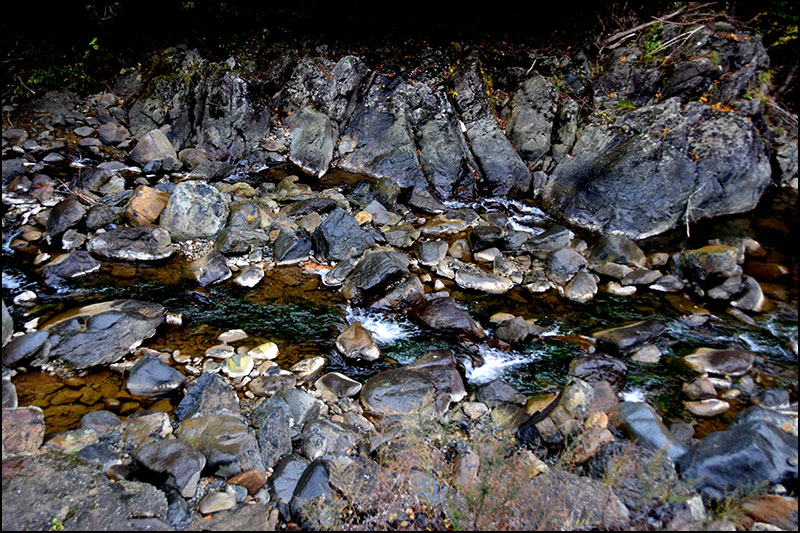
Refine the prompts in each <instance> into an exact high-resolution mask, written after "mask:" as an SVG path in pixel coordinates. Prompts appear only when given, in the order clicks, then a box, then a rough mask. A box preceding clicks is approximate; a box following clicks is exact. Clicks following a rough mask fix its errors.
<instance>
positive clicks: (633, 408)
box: [615, 402, 688, 462]
mask: <svg viewBox="0 0 800 533" xmlns="http://www.w3.org/2000/svg"><path fill="white" fill-rule="evenodd" d="M615 416H616V417H617V427H618V428H619V429H620V430H622V431H623V433H625V434H626V435H627V436H628V438H630V439H631V440H638V441H639V442H640V443H641V444H643V445H644V446H647V447H648V448H650V449H652V450H655V451H658V450H662V449H663V450H664V451H665V452H666V454H667V455H668V456H669V458H670V459H672V461H673V462H676V461H678V459H680V458H681V457H683V456H684V455H685V454H686V453H687V452H688V449H687V448H686V446H684V445H683V444H682V443H681V442H680V441H679V440H678V439H676V438H675V437H674V436H673V435H672V434H671V433H670V432H669V430H668V429H667V428H666V426H664V423H663V422H662V421H661V418H660V417H659V416H658V414H656V412H655V411H654V410H653V408H652V407H650V406H649V405H647V404H646V403H639V402H621V403H620V404H619V405H618V406H617V410H616V412H615Z"/></svg>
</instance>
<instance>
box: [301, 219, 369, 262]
mask: <svg viewBox="0 0 800 533" xmlns="http://www.w3.org/2000/svg"><path fill="white" fill-rule="evenodd" d="M312 241H313V243H314V249H315V250H316V251H317V253H318V254H320V256H321V257H322V258H324V259H325V260H327V261H341V260H342V259H347V258H349V257H353V256H357V255H360V254H361V253H362V252H363V251H364V250H366V249H367V248H371V247H372V246H373V245H374V244H375V240H374V239H373V238H372V236H371V235H370V234H369V233H368V232H367V231H365V230H364V229H362V228H361V226H360V225H359V224H358V222H357V221H356V219H355V218H354V217H353V215H351V214H350V213H348V212H347V211H345V210H344V209H341V208H339V207H337V208H336V209H334V210H333V211H332V212H331V213H330V214H328V216H327V217H326V218H325V220H323V221H322V224H320V225H319V226H318V227H317V229H316V230H314V234H313V235H312Z"/></svg>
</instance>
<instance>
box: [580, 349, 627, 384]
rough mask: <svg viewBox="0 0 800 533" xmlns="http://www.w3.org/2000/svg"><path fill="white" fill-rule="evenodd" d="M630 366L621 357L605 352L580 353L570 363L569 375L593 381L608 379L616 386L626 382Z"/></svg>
mask: <svg viewBox="0 0 800 533" xmlns="http://www.w3.org/2000/svg"><path fill="white" fill-rule="evenodd" d="M627 373H628V366H627V365H626V364H625V362H624V361H622V360H621V359H617V358H616V357H612V356H610V355H607V354H604V353H593V354H586V355H580V356H578V357H576V358H575V359H573V360H572V361H571V362H570V364H569V375H570V376H573V377H576V378H581V379H582V380H584V381H587V382H590V383H593V382H596V381H608V382H609V383H611V384H612V385H613V386H614V387H615V388H617V389H621V388H622V386H623V385H624V384H625V375H626V374H627Z"/></svg>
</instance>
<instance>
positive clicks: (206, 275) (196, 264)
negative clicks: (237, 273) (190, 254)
mask: <svg viewBox="0 0 800 533" xmlns="http://www.w3.org/2000/svg"><path fill="white" fill-rule="evenodd" d="M190 268H191V269H192V272H193V273H194V277H195V279H196V280H197V282H198V283H199V284H200V285H201V286H202V287H208V286H209V285H213V284H215V283H220V282H223V281H225V280H226V279H228V278H230V277H231V276H232V275H233V273H232V272H231V269H230V268H229V267H228V262H227V261H226V260H225V256H224V255H222V253H221V252H219V251H215V252H212V253H210V254H208V255H206V256H203V257H201V258H199V259H196V260H194V261H193V262H192V264H191V265H190Z"/></svg>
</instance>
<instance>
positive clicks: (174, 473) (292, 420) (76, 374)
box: [2, 22, 798, 531]
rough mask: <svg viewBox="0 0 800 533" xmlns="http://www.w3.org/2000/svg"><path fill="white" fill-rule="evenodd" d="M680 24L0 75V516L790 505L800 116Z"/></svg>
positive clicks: (555, 513) (743, 57) (281, 519)
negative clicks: (6, 83)
mask: <svg viewBox="0 0 800 533" xmlns="http://www.w3.org/2000/svg"><path fill="white" fill-rule="evenodd" d="M660 31H662V32H663V34H662V36H661V39H662V41H664V42H670V41H669V40H670V39H672V40H673V41H671V42H675V43H679V44H675V45H674V48H673V49H672V53H673V56H672V57H671V64H670V68H664V66H663V63H659V62H658V61H654V60H653V59H652V58H651V57H648V56H646V55H645V53H644V51H643V50H642V48H641V46H640V45H641V43H638V44H637V43H634V42H631V44H628V45H625V46H619V47H617V48H614V49H613V50H612V49H609V50H605V51H604V52H603V54H602V55H601V56H600V57H598V58H595V59H592V61H591V62H590V61H589V59H587V57H586V56H585V55H584V54H583V53H582V52H577V51H573V52H571V53H564V52H562V53H560V54H558V53H550V52H544V51H540V50H533V49H522V48H520V49H514V50H513V53H509V54H505V53H504V55H503V57H502V58H501V57H499V51H497V50H495V51H492V50H491V49H481V48H478V47H476V46H469V45H468V44H466V43H451V45H450V46H449V47H447V48H444V49H437V48H428V49H424V50H422V51H417V55H414V56H413V57H410V58H409V57H406V56H404V57H403V59H402V61H400V60H397V61H394V62H392V61H387V62H386V63H376V62H375V61H374V55H379V54H380V51H377V52H374V54H373V55H367V54H364V55H358V54H353V53H344V52H340V51H338V50H336V49H334V48H332V47H326V46H321V47H319V48H317V49H315V50H313V51H311V52H309V51H301V50H287V51H286V52H285V53H283V54H282V55H280V56H279V57H278V58H277V59H275V60H274V61H272V62H271V63H270V65H269V68H267V69H261V68H260V67H257V66H256V65H255V63H252V62H248V58H247V57H246V56H245V57H233V56H232V57H230V58H228V59H227V60H223V61H216V60H211V59H208V58H204V57H202V55H201V53H200V52H199V51H198V50H196V49H188V48H185V47H176V48H172V49H167V50H163V51H161V52H159V53H158V54H157V55H155V56H154V57H153V58H150V63H149V65H148V64H147V63H145V65H144V66H142V65H139V66H135V67H131V68H128V69H124V70H123V71H122V72H120V73H119V74H118V75H117V76H116V77H115V78H114V79H113V80H110V81H109V84H108V85H107V88H108V89H107V90H106V91H103V92H99V93H95V94H88V95H79V94H76V93H73V92H70V91H51V92H49V93H47V94H45V95H44V96H40V97H37V98H35V99H33V100H31V101H30V102H25V103H15V104H14V105H5V106H4V107H3V131H2V157H3V166H2V169H3V176H2V184H3V188H2V209H3V218H2V236H3V241H2V243H3V248H2V254H3V271H2V299H3V308H2V313H3V316H2V332H3V336H2V344H3V351H2V358H3V380H2V387H3V388H2V392H3V437H2V438H3V481H2V484H3V514H2V524H3V530H18V529H26V530H27V529H34V530H41V529H54V530H55V529H95V530H123V529H126V530H141V529H156V530H186V529H190V530H197V529H210V530H233V529H236V530H240V531H242V530H277V529H297V528H302V529H341V528H356V529H359V528H366V529H404V530H409V529H411V530H414V529H433V528H436V529H448V528H449V529H453V528H459V529H495V528H497V529H502V528H506V529H508V528H510V529H536V528H547V529H551V528H556V529H706V528H710V529H720V528H722V529H736V528H738V529H759V528H760V529H761V530H775V529H789V530H792V529H794V530H796V529H797V492H796V490H797V416H798V415H797V308H798V306H797V276H798V267H797V245H796V242H797V241H796V239H797V122H796V116H794V122H793V128H792V127H791V126H792V123H791V121H789V124H788V126H787V123H786V122H785V120H784V121H783V122H782V121H781V120H782V119H781V117H780V116H779V115H776V114H775V113H774V112H773V111H772V109H771V108H770V107H769V106H768V105H767V104H765V103H763V102H762V101H761V100H759V99H758V98H754V97H752V93H753V91H754V89H755V88H757V87H758V83H759V79H760V78H759V76H760V75H761V74H762V73H763V72H764V71H765V70H766V69H767V68H768V67H769V58H768V56H767V53H766V51H765V49H764V47H763V46H762V45H761V41H760V38H759V37H758V36H757V35H752V34H748V33H743V32H741V31H739V30H738V29H737V28H735V27H733V26H732V25H730V24H728V23H724V22H716V23H713V24H711V23H709V24H697V25H696V26H691V27H690V28H688V29H687V28H686V27H684V26H680V25H677V24H675V25H673V24H669V23H666V24H664V25H663V29H661V30H660ZM663 53H666V51H664V52H663ZM415 439H416V440H415ZM487 443H488V444H487ZM487 450H489V451H487ZM492 450H495V451H496V450H501V451H502V453H501V454H500V455H499V457H498V456H493V455H492ZM409 451H410V452H411V453H408V452H409ZM421 459H425V460H426V461H430V462H428V463H425V462H424V461H422V460H421ZM620 461H622V463H630V464H633V465H635V468H633V469H632V470H631V469H628V470H625V469H624V468H620V464H621V463H620ZM410 463H413V464H411V466H409V464H410ZM423 463H424V464H423ZM614 465H616V466H614ZM504 469H506V470H504ZM499 473H504V474H503V475H504V476H507V477H504V478H498V477H497V476H498V475H500V474H499ZM498 479H501V481H500V482H499V483H498V481H497V480H498ZM493 480H494V481H493ZM492 483H494V484H492ZM512 487H513V489H514V490H516V491H517V492H515V493H513V494H512V493H511V492H504V491H509V490H511V488H512ZM476 495H479V496H480V499H478V496H476ZM487 495H488V499H487ZM736 498H738V500H736V503H737V505H738V507H736V508H737V509H738V510H739V512H738V514H736V515H735V516H733V515H725V514H724V513H723V511H722V510H723V509H725V508H726V505H728V504H729V503H730V502H731V501H733V500H735V499H736ZM490 502H493V504H494V505H495V507H492V506H491V505H490ZM509 502H512V503H513V505H511V504H510V503H509ZM506 513H507V514H506Z"/></svg>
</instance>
